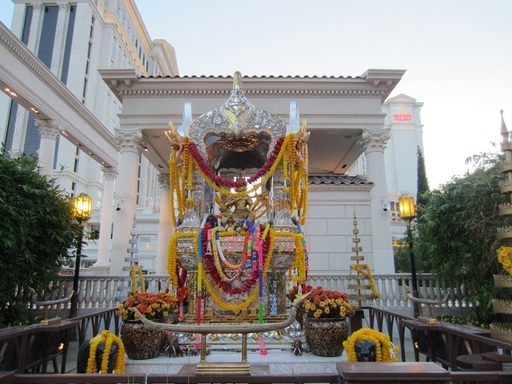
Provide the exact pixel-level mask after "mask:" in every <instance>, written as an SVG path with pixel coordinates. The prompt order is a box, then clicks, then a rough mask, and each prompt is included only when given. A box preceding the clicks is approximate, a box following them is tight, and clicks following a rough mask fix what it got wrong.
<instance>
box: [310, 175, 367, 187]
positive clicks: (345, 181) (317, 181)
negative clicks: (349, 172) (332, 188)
mask: <svg viewBox="0 0 512 384" xmlns="http://www.w3.org/2000/svg"><path fill="white" fill-rule="evenodd" d="M309 184H310V185H325V184H335V185H372V184H373V183H372V182H370V181H367V180H364V179H362V178H361V177H357V176H345V175H336V176H309Z"/></svg>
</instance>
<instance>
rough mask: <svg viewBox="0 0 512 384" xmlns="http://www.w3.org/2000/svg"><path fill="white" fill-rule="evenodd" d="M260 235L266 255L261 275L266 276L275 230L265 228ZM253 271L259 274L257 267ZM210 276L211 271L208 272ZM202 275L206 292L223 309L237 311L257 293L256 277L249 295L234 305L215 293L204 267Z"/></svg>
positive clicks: (272, 250)
mask: <svg viewBox="0 0 512 384" xmlns="http://www.w3.org/2000/svg"><path fill="white" fill-rule="evenodd" d="M221 234H222V232H219V235H221ZM262 237H263V240H264V241H262V245H263V253H264V255H266V258H265V260H264V266H263V276H264V277H266V275H267V273H268V270H269V268H270V265H271V262H272V256H273V253H274V244H275V231H274V229H272V228H265V231H264V232H263V236H262ZM206 269H207V268H206ZM255 271H256V275H257V276H258V275H259V271H258V269H255ZM208 272H210V271H208ZM214 273H215V272H214ZM210 276H211V272H210ZM202 277H203V282H204V284H205V287H206V289H207V290H208V293H209V294H210V296H211V297H212V299H213V301H214V302H215V303H216V304H217V305H218V306H219V307H220V308H222V309H225V310H230V311H239V310H241V309H244V308H247V307H248V306H249V305H250V304H251V303H252V302H253V300H254V299H255V298H256V296H257V294H258V288H259V283H258V279H256V282H255V283H254V285H253V287H252V293H251V294H250V295H249V297H248V298H247V300H245V301H244V302H242V303H240V304H234V305H232V304H228V303H226V302H224V301H223V300H222V299H221V298H220V297H219V296H218V295H217V293H216V292H215V289H214V287H213V286H212V284H211V283H210V281H209V279H208V278H207V274H206V270H205V269H203V271H202ZM211 277H212V276H211ZM212 280H214V281H215V279H213V277H212Z"/></svg>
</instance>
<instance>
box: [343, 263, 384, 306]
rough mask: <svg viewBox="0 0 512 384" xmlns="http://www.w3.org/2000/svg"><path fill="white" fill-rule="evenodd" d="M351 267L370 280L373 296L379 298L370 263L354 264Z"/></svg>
mask: <svg viewBox="0 0 512 384" xmlns="http://www.w3.org/2000/svg"><path fill="white" fill-rule="evenodd" d="M350 268H351V269H353V270H354V271H356V272H357V273H358V274H360V275H363V276H364V277H366V278H367V279H368V281H369V282H370V288H371V290H372V294H373V298H374V299H378V298H379V297H380V295H379V292H378V291H377V288H376V287H375V281H374V280H373V276H372V271H371V270H370V266H369V265H368V264H352V265H350Z"/></svg>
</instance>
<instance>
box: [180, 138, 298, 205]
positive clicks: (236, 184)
mask: <svg viewBox="0 0 512 384" xmlns="http://www.w3.org/2000/svg"><path fill="white" fill-rule="evenodd" d="M288 140H290V135H288V136H286V137H284V138H282V137H281V138H280V139H279V140H277V142H276V145H275V147H274V150H273V152H272V154H271V155H270V156H269V157H268V159H267V161H266V162H265V164H263V166H262V167H261V168H260V169H259V170H258V171H257V172H256V173H255V174H254V175H252V176H251V177H249V178H248V179H247V180H245V179H243V180H238V181H232V180H226V179H223V178H221V177H219V176H217V175H216V174H215V173H214V172H213V171H212V170H211V168H210V167H209V166H208V165H207V164H206V161H205V160H204V159H203V157H202V156H201V154H200V153H199V150H198V149H197V147H195V144H194V143H192V142H191V143H190V144H189V147H190V148H191V153H192V157H193V159H194V161H195V163H196V165H197V168H198V169H199V172H200V173H201V175H202V176H203V177H204V179H205V180H206V182H207V183H208V184H209V185H210V186H211V187H212V188H213V189H215V190H216V191H217V192H220V193H222V194H223V195H229V196H245V195H248V194H250V193H253V192H257V191H258V189H259V188H260V187H261V186H262V185H263V184H265V183H266V182H267V180H268V179H269V178H270V176H272V174H273V173H274V171H275V169H276V168H277V166H278V165H279V164H280V162H281V160H282V157H283V154H284V153H285V152H286V150H287V142H288ZM260 178H261V179H260ZM258 179H260V181H259V182H258V183H257V184H253V183H254V182H256V181H257V180H258ZM248 183H249V184H251V189H250V190H246V189H244V190H243V191H235V192H232V191H231V190H229V189H226V188H234V189H239V188H243V187H247V184H248Z"/></svg>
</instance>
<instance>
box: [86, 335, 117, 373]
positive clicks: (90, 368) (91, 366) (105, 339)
mask: <svg viewBox="0 0 512 384" xmlns="http://www.w3.org/2000/svg"><path fill="white" fill-rule="evenodd" d="M114 342H115V343H116V344H117V348H118V350H117V358H116V363H115V365H114V372H115V373H117V374H120V373H124V369H125V363H126V361H125V350H124V344H123V342H122V341H121V339H120V338H119V337H117V336H116V335H114V334H112V333H110V332H109V331H106V330H105V331H103V332H101V333H100V334H98V335H96V336H94V337H93V338H92V339H91V340H90V342H89V358H88V359H87V372H86V373H98V370H97V369H98V366H97V365H98V362H97V361H96V351H97V349H98V346H99V345H100V344H101V343H105V350H104V352H103V356H102V359H101V368H100V370H101V373H103V374H106V373H107V372H108V361H109V354H110V350H111V349H112V344H113V343H114Z"/></svg>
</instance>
